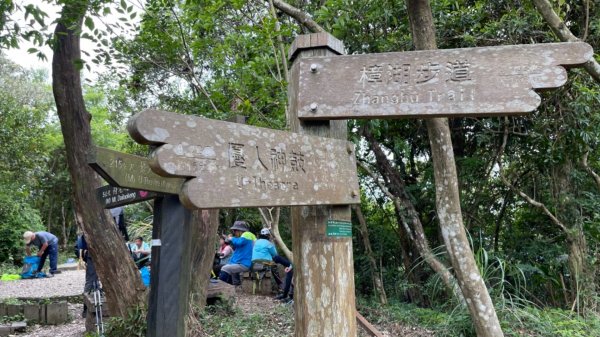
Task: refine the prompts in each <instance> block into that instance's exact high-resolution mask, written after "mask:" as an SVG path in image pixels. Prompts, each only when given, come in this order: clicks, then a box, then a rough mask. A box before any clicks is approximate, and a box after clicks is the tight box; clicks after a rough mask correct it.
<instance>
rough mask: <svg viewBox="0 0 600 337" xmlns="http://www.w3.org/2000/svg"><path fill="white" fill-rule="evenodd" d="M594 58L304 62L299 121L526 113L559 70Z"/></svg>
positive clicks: (543, 49)
mask: <svg viewBox="0 0 600 337" xmlns="http://www.w3.org/2000/svg"><path fill="white" fill-rule="evenodd" d="M593 55H594V52H593V49H592V47H591V46H590V45H589V44H587V43H584V42H573V43H547V44H533V45H514V46H496V47H480V48H463V49H440V50H424V51H412V52H395V53H381V54H364V55H345V56H331V57H310V58H303V59H302V60H301V62H299V64H298V65H297V68H295V69H296V71H298V72H299V90H298V93H297V95H298V116H299V118H302V119H354V118H402V117H404V118H406V117H413V118H426V117H429V118H431V117H441V116H448V117H458V116H489V115H514V114H524V113H526V112H530V111H533V110H535V109H536V108H537V107H538V106H539V104H540V101H541V99H540V96H539V95H538V94H537V93H535V92H534V91H533V90H534V89H549V88H557V87H560V86H562V85H563V84H564V83H565V82H566V81H567V72H566V70H565V68H564V67H572V66H577V65H581V64H583V63H585V62H587V61H588V60H589V59H591V58H592V57H593Z"/></svg>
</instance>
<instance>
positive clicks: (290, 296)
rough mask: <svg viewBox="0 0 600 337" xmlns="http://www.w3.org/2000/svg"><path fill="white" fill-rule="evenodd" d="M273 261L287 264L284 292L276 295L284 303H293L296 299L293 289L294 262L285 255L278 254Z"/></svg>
mask: <svg viewBox="0 0 600 337" xmlns="http://www.w3.org/2000/svg"><path fill="white" fill-rule="evenodd" d="M273 261H275V262H276V263H279V264H280V265H283V266H285V281H284V283H283V292H282V293H281V294H279V295H277V296H276V297H275V299H276V300H279V301H281V302H283V303H292V302H293V300H294V291H293V289H292V280H293V278H294V270H293V266H292V263H291V262H290V261H289V260H288V259H286V258H285V257H283V256H280V255H278V256H276V257H275V258H273Z"/></svg>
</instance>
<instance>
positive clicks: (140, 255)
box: [129, 236, 151, 268]
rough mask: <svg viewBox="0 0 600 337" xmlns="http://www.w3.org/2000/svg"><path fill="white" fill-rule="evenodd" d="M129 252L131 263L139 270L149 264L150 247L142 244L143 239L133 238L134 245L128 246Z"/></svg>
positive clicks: (144, 243)
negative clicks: (131, 258) (133, 262)
mask: <svg viewBox="0 0 600 337" xmlns="http://www.w3.org/2000/svg"><path fill="white" fill-rule="evenodd" d="M129 250H130V251H131V256H133V261H135V264H136V265H137V266H138V268H141V267H143V266H145V265H146V264H147V263H148V262H150V252H151V251H150V245H148V244H147V243H146V242H144V239H143V238H142V237H141V236H139V237H137V238H135V241H134V243H133V244H130V245H129Z"/></svg>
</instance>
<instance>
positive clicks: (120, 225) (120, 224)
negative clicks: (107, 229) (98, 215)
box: [109, 206, 129, 241]
mask: <svg viewBox="0 0 600 337" xmlns="http://www.w3.org/2000/svg"><path fill="white" fill-rule="evenodd" d="M109 211H110V215H111V216H112V218H113V220H114V221H115V225H117V229H118V230H119V232H121V235H122V236H123V239H125V241H129V234H128V233H127V224H126V223H125V211H124V209H123V207H122V206H119V207H115V208H111V209H110V210H109Z"/></svg>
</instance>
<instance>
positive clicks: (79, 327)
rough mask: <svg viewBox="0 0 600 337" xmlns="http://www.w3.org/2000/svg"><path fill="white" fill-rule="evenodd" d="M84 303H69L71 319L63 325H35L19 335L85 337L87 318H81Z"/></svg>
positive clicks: (32, 336)
mask: <svg viewBox="0 0 600 337" xmlns="http://www.w3.org/2000/svg"><path fill="white" fill-rule="evenodd" d="M82 310H83V304H71V303H69V318H70V319H71V321H70V322H69V323H66V324H61V325H34V326H31V327H27V333H26V334H19V335H17V336H29V337H83V336H84V335H85V319H83V318H81V311H82Z"/></svg>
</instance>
